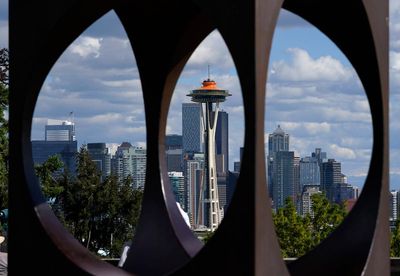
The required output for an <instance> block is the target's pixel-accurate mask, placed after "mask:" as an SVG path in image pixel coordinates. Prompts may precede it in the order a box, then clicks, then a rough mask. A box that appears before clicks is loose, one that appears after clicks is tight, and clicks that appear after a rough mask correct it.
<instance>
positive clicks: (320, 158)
mask: <svg viewBox="0 0 400 276" xmlns="http://www.w3.org/2000/svg"><path fill="white" fill-rule="evenodd" d="M311 157H312V158H316V159H317V160H318V164H319V165H320V166H321V164H322V162H323V161H325V159H326V158H327V157H326V152H323V151H321V148H316V149H315V151H314V152H313V153H312V154H311Z"/></svg>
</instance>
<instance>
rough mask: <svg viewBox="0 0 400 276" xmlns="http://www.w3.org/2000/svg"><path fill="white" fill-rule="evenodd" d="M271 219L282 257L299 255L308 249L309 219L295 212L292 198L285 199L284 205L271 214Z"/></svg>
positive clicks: (309, 245) (309, 242)
mask: <svg viewBox="0 0 400 276" xmlns="http://www.w3.org/2000/svg"><path fill="white" fill-rule="evenodd" d="M273 220H274V223H275V231H276V233H277V236H278V241H279V245H280V247H281V252H282V255H283V257H285V258H287V257H300V256H302V255H304V254H305V253H306V252H307V251H309V250H310V247H311V231H310V230H311V229H310V220H309V219H308V217H306V218H302V217H301V216H299V215H298V214H297V212H296V208H295V206H294V204H293V201H292V199H290V198H287V199H286V200H285V206H284V207H283V208H280V209H279V210H278V211H277V212H276V214H274V215H273Z"/></svg>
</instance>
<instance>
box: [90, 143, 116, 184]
mask: <svg viewBox="0 0 400 276" xmlns="http://www.w3.org/2000/svg"><path fill="white" fill-rule="evenodd" d="M87 149H88V153H89V156H90V158H91V159H92V161H93V162H94V163H96V166H97V169H98V170H99V172H100V173H101V181H104V179H105V178H106V177H107V176H109V175H110V174H111V154H110V153H109V152H108V148H107V147H106V144H105V143H88V144H87Z"/></svg>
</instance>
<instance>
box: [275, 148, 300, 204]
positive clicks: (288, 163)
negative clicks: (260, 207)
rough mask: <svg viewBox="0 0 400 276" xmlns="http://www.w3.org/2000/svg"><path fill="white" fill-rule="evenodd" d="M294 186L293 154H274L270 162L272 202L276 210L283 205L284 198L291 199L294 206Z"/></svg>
mask: <svg viewBox="0 0 400 276" xmlns="http://www.w3.org/2000/svg"><path fill="white" fill-rule="evenodd" d="M294 185H295V181H294V152H293V151H277V152H275V153H274V154H273V162H272V200H273V202H274V207H275V209H276V210H277V209H279V208H282V207H283V206H284V205H285V200H286V198H291V199H292V200H293V203H294V204H295V205H296V188H295V186H294Z"/></svg>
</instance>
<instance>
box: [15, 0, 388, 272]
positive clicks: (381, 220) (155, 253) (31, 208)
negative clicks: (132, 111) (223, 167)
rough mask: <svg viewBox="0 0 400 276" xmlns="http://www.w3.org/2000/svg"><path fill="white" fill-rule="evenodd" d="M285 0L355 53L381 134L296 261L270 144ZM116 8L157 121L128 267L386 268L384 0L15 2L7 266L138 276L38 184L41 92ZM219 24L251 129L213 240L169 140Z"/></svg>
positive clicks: (149, 118)
mask: <svg viewBox="0 0 400 276" xmlns="http://www.w3.org/2000/svg"><path fill="white" fill-rule="evenodd" d="M282 5H283V8H285V9H288V10H289V11H291V12H293V13H295V14H297V15H299V16H301V17H303V18H304V19H306V20H308V21H309V22H311V23H312V24H314V25H315V26H316V27H317V28H319V29H320V30H321V31H322V32H323V33H325V34H326V35H327V36H328V37H329V38H330V39H332V41H333V42H334V43H336V45H337V46H338V47H339V48H340V49H341V50H342V51H343V53H344V55H345V56H346V57H347V58H348V59H349V61H350V62H351V63H352V65H353V66H354V68H355V70H356V71H357V73H358V75H359V77H360V80H361V81H362V83H363V85H364V88H365V91H366V93H367V97H368V100H369V104H370V107H371V113H372V122H373V138H374V143H373V149H372V157H371V164H370V170H369V174H368V177H367V179H366V182H365V185H364V189H363V192H362V194H361V196H360V198H359V200H358V202H357V204H356V205H355V206H354V207H353V209H352V211H351V213H350V214H349V215H348V217H347V219H346V220H345V221H344V223H343V224H342V225H341V226H340V227H339V228H338V229H337V230H336V231H335V232H334V233H333V235H331V236H330V237H329V238H328V239H327V240H325V241H324V242H323V243H321V244H320V245H319V246H318V247H317V248H316V249H315V250H313V251H311V252H309V253H308V254H307V255H305V256H304V257H302V258H299V259H297V260H296V261H293V262H291V263H290V264H288V266H286V265H285V264H284V261H283V260H282V257H281V255H280V250H279V246H278V242H277V239H276V236H275V232H274V226H273V222H272V219H271V208H270V206H269V204H267V202H268V200H267V199H268V196H267V190H266V188H265V186H266V175H265V153H264V107H265V83H266V76H267V65H268V59H269V52H270V49H271V42H272V36H273V32H274V29H275V24H276V20H277V17H278V14H279V11H280V8H281V6H282ZM111 9H114V10H115V12H116V14H117V15H118V16H119V18H120V20H121V22H122V24H123V26H124V28H125V30H126V32H127V34H128V37H129V39H130V40H131V42H132V47H133V50H134V53H135V56H136V61H137V65H138V68H139V72H140V76H141V81H142V88H143V95H144V103H145V110H146V124H147V146H148V151H147V160H148V164H147V175H146V185H145V191H144V199H143V207H142V215H141V218H140V222H139V226H138V228H137V233H136V235H135V237H134V240H133V244H134V247H133V248H134V249H133V250H132V251H130V252H129V254H128V256H127V260H126V262H125V265H124V269H125V270H126V271H129V272H132V273H134V274H140V275H165V274H171V273H172V274H174V275H210V272H211V270H210V267H213V270H212V274H213V275H288V274H292V275H348V274H351V275H360V274H362V273H363V272H365V273H366V275H388V274H389V269H390V263H389V261H390V260H389V225H388V222H389V219H388V204H387V202H388V198H387V197H388V193H387V191H388V190H389V189H388V23H387V20H388V1H386V0H364V1H361V0H327V1H321V0H286V1H283V0H264V1H263V0H253V1H250V0H236V1H232V0H220V1H211V0H202V1H195V0H192V1H190V0H187V1H179V0H171V1H159V0H153V1H150V0H149V1H127V0H115V1H97V0H86V1H78V0H59V1H50V0H42V1H10V17H9V18H10V58H11V62H10V64H11V66H10V92H11V93H10V156H11V159H10V196H11V198H10V221H9V233H10V234H9V258H10V259H9V271H10V274H12V275H25V274H24V272H25V271H26V269H29V271H30V273H32V274H41V275H47V274H49V275H59V274H63V275H79V274H96V275H100V274H102V275H123V274H126V273H127V272H126V271H125V270H121V269H118V268H115V267H113V266H112V265H110V264H108V263H106V262H103V261H100V260H98V259H96V258H95V257H93V256H92V255H91V254H90V253H89V252H88V251H87V250H86V249H85V248H84V247H82V246H81V245H80V244H79V243H78V242H77V241H76V240H75V239H74V238H73V237H72V236H71V235H70V234H69V233H68V232H66V231H65V230H64V228H63V227H62V225H61V224H60V222H59V221H58V220H57V219H56V217H55V216H54V214H53V213H52V212H51V210H50V208H49V206H48V205H47V204H46V203H45V199H44V197H43V195H42V194H41V192H40V189H39V186H38V183H37V181H36V178H35V176H34V171H33V163H32V150H31V143H30V129H31V123H32V115H33V110H34V106H35V101H36V99H37V97H38V94H39V91H40V88H41V85H42V84H43V82H44V80H45V78H46V76H47V74H48V72H49V71H50V69H51V66H52V65H53V64H54V63H55V62H56V60H57V59H58V58H59V57H60V55H61V54H62V53H63V51H64V50H65V49H66V48H67V47H68V46H69V45H70V44H71V43H72V42H73V41H74V39H75V38H77V37H78V36H79V35H80V34H81V33H82V32H83V31H84V30H85V29H86V28H87V27H88V26H90V25H91V24H92V23H93V22H94V21H96V20H97V19H99V18H100V17H101V16H102V15H104V14H105V13H107V12H108V11H110V10H111ZM216 28H217V29H218V30H219V32H220V33H221V35H222V37H223V38H224V40H225V42H226V44H227V46H228V49H229V50H230V52H231V54H232V58H233V60H234V63H235V65H236V69H237V72H238V76H239V79H240V84H241V89H242V91H243V103H244V112H245V125H246V130H245V143H244V151H243V159H242V166H241V171H240V176H239V179H238V183H237V186H236V190H235V193H234V195H233V198H232V201H231V204H230V207H229V209H228V210H227V213H226V215H225V217H224V220H223V221H222V223H221V224H220V226H219V228H218V230H217V231H216V232H215V235H214V237H213V238H212V239H211V240H210V241H209V242H208V243H207V246H204V247H202V244H201V242H200V241H199V240H197V239H196V237H195V236H194V235H193V234H192V232H191V231H190V230H189V228H188V227H187V226H186V224H185V222H184V220H183V219H182V217H181V216H180V214H179V210H178V209H177V206H176V203H175V199H174V195H173V194H172V191H171V189H169V187H168V185H169V183H168V175H167V170H166V169H165V168H166V162H165V158H164V152H165V150H164V146H163V145H164V141H163V139H164V137H165V126H166V120H167V113H168V107H169V102H170V100H171V97H172V93H173V89H174V86H175V84H176V82H177V79H178V77H179V74H180V73H181V71H182V69H183V67H184V65H185V63H186V62H187V60H188V58H189V57H190V54H191V53H192V52H193V51H194V50H195V48H196V47H197V46H198V45H199V43H200V42H201V41H202V40H203V39H204V38H205V37H206V36H207V35H208V34H209V33H210V32H211V31H212V30H214V29H216ZM267 119H268V118H267ZM255 164H257V165H255ZM161 168H164V169H161Z"/></svg>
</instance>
